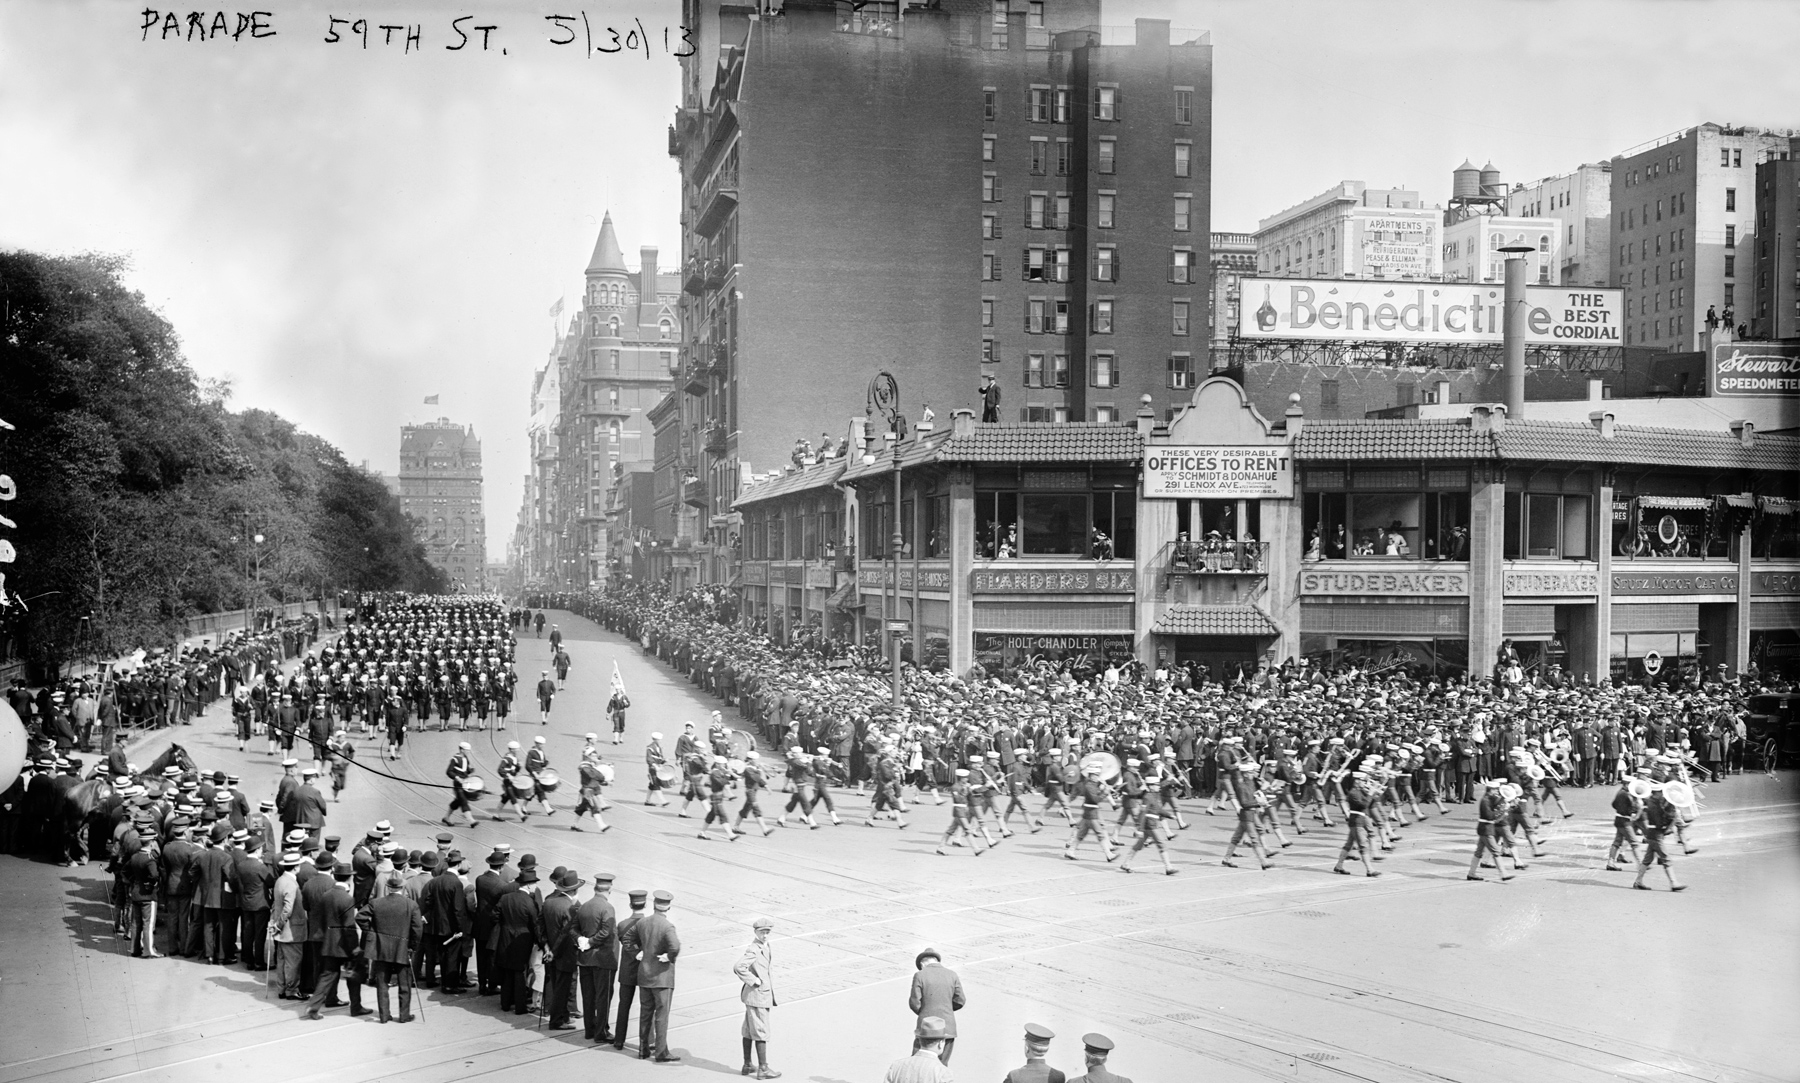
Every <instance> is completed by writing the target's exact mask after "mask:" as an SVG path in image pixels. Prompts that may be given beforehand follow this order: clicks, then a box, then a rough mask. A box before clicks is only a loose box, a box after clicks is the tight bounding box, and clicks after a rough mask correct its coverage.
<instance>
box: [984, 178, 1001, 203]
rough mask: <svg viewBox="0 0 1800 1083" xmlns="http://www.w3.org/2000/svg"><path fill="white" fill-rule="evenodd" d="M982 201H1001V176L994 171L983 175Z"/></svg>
mask: <svg viewBox="0 0 1800 1083" xmlns="http://www.w3.org/2000/svg"><path fill="white" fill-rule="evenodd" d="M981 201H982V202H983V203H998V202H1000V178H999V177H998V176H996V175H994V174H992V173H983V174H982V175H981Z"/></svg>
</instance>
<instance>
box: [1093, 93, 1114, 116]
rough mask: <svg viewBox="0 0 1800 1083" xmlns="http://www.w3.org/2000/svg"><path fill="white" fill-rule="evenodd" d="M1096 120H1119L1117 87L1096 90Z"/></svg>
mask: <svg viewBox="0 0 1800 1083" xmlns="http://www.w3.org/2000/svg"><path fill="white" fill-rule="evenodd" d="M1094 119H1095V120H1118V119H1119V88H1118V87H1116V86H1097V87H1095V88H1094Z"/></svg>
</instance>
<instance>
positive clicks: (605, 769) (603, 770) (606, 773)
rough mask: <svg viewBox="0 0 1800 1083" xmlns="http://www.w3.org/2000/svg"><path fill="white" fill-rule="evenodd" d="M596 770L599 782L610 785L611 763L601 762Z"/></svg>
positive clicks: (611, 775)
mask: <svg viewBox="0 0 1800 1083" xmlns="http://www.w3.org/2000/svg"><path fill="white" fill-rule="evenodd" d="M596 770H598V771H599V772H600V781H601V782H603V783H605V784H607V785H609V786H610V785H612V780H613V765H612V764H610V763H603V764H601V765H600V766H599V767H597V768H596Z"/></svg>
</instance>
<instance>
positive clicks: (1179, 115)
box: [1175, 87, 1194, 124]
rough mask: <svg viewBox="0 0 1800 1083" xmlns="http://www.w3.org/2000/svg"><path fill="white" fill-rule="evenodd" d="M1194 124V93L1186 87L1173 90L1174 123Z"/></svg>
mask: <svg viewBox="0 0 1800 1083" xmlns="http://www.w3.org/2000/svg"><path fill="white" fill-rule="evenodd" d="M1193 122H1194V92H1193V91H1192V90H1189V89H1188V88H1187V87H1176V88H1175V123H1177V124H1192V123H1193Z"/></svg>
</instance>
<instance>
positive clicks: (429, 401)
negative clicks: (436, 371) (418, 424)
mask: <svg viewBox="0 0 1800 1083" xmlns="http://www.w3.org/2000/svg"><path fill="white" fill-rule="evenodd" d="M437 404H438V397H437V396H436V395H427V396H425V405H427V406H436V405H437Z"/></svg>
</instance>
